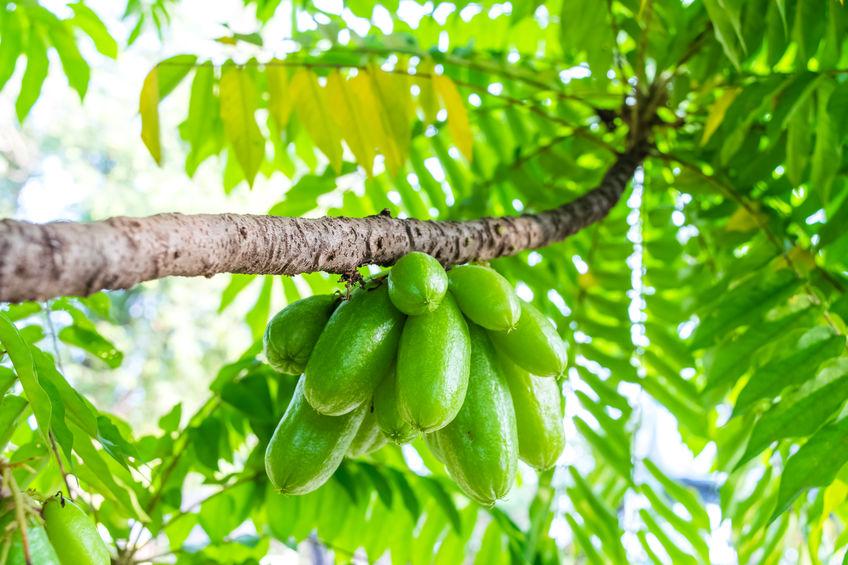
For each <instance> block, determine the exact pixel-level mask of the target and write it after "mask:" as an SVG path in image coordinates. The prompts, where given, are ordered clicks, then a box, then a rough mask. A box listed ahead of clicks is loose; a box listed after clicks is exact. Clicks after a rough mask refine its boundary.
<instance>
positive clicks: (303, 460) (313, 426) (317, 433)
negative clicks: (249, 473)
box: [265, 377, 368, 494]
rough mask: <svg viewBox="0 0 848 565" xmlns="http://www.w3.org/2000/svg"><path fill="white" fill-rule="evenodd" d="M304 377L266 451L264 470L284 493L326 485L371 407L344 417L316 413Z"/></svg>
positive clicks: (307, 490) (294, 492)
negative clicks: (305, 390) (306, 395)
mask: <svg viewBox="0 0 848 565" xmlns="http://www.w3.org/2000/svg"><path fill="white" fill-rule="evenodd" d="M304 381H305V377H301V379H300V381H298V383H297V388H295V391H294V396H293V397H292V400H291V402H290V403H289V407H288V408H286V413H285V414H283V418H282V419H281V420H280V423H279V424H277V429H276V430H274V435H273V436H271V441H270V442H268V448H267V449H266V450H265V471H266V472H267V473H268V478H269V479H271V484H273V485H274V488H276V489H277V490H278V491H280V492H282V493H284V494H304V493H307V492H310V491H313V490H315V489H317V488H318V487H320V486H321V485H322V484H324V483H325V482H326V481H327V479H329V478H330V476H331V475H332V474H333V472H335V470H336V469H337V468H338V466H339V464H340V463H341V461H342V458H343V457H344V456H345V453H347V450H348V449H349V448H350V444H351V442H353V438H354V436H356V432H357V430H358V429H359V426H360V424H361V423H362V420H363V419H364V418H365V413H366V412H367V410H368V406H367V405H365V404H363V405H362V406H360V407H359V408H358V409H356V410H353V411H351V412H349V413H347V414H345V415H344V416H324V415H323V414H319V413H318V412H316V411H315V410H314V409H313V408H312V406H310V405H309V403H308V402H307V401H306V398H305V395H304Z"/></svg>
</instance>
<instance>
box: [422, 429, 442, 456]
mask: <svg viewBox="0 0 848 565" xmlns="http://www.w3.org/2000/svg"><path fill="white" fill-rule="evenodd" d="M424 442H425V443H426V444H427V447H429V448H430V453H432V454H433V457H435V458H436V460H438V462H439V463H442V464H444V462H445V455H444V453H443V452H442V446H441V445H440V444H439V436H438V435H436V434H435V433H432V434H424Z"/></svg>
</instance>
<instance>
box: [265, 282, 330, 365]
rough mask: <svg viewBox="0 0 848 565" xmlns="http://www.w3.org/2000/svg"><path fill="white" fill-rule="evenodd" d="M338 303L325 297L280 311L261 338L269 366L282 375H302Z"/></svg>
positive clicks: (290, 305)
mask: <svg viewBox="0 0 848 565" xmlns="http://www.w3.org/2000/svg"><path fill="white" fill-rule="evenodd" d="M337 303H338V297H336V296H335V295H332V294H323V295H317V296H310V297H308V298H304V299H302V300H298V301H297V302H292V303H291V304H289V305H288V306H286V307H285V308H283V309H282V310H280V311H279V312H277V314H276V315H275V316H274V317H273V318H271V321H270V322H268V326H267V327H266V328H265V335H264V336H263V338H262V344H263V346H264V350H265V357H266V359H268V364H269V365H271V367H273V368H274V370H275V371H279V372H281V373H288V374H290V375H299V374H301V373H302V372H303V369H305V368H306V362H307V361H309V356H310V355H311V354H312V350H313V349H314V348H315V343H316V342H317V341H318V337H319V336H320V335H321V332H322V331H324V326H325V325H327V320H329V319H330V315H331V314H332V313H333V310H335V308H336V304H337Z"/></svg>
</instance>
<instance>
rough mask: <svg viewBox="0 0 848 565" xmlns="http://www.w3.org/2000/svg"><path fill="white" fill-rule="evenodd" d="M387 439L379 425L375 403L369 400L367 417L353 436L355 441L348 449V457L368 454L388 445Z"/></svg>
mask: <svg viewBox="0 0 848 565" xmlns="http://www.w3.org/2000/svg"><path fill="white" fill-rule="evenodd" d="M386 441H387V440H386V436H384V435H383V433H382V432H381V431H380V428H379V427H377V417H376V414H375V413H374V403H373V402H369V403H368V410H367V411H366V414H365V418H364V419H363V420H362V423H361V424H359V429H358V430H357V431H356V435H355V436H353V441H352V442H351V444H350V447H349V448H348V450H347V457H353V458H355V457H362V456H363V455H368V454H369V453H371V452H374V451H377V450H378V449H380V448H381V447H383V446H384V445H386Z"/></svg>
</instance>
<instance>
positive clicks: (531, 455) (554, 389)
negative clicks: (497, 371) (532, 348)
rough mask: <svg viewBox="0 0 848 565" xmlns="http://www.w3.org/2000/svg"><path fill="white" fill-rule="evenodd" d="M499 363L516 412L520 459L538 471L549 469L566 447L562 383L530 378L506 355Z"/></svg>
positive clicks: (549, 379)
mask: <svg viewBox="0 0 848 565" xmlns="http://www.w3.org/2000/svg"><path fill="white" fill-rule="evenodd" d="M499 361H500V363H501V368H502V369H503V372H504V374H505V375H506V381H507V383H508V384H509V392H510V394H511V396H512V405H513V407H514V408H515V423H516V427H517V429H518V456H519V457H520V458H521V460H522V461H524V462H525V463H527V464H528V465H530V466H532V467H535V468H536V469H539V470H545V469H550V468H551V467H553V466H554V464H556V461H557V459H559V456H560V454H561V453H562V450H563V448H564V447H565V428H564V427H563V423H562V419H563V413H562V395H561V393H560V389H559V383H558V382H557V380H556V379H551V378H546V377H537V376H535V375H531V374H530V373H528V372H527V371H525V370H524V369H522V368H521V367H519V366H518V365H516V364H515V363H513V362H512V361H510V360H509V359H506V358H505V356H503V355H502V356H500V358H499Z"/></svg>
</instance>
